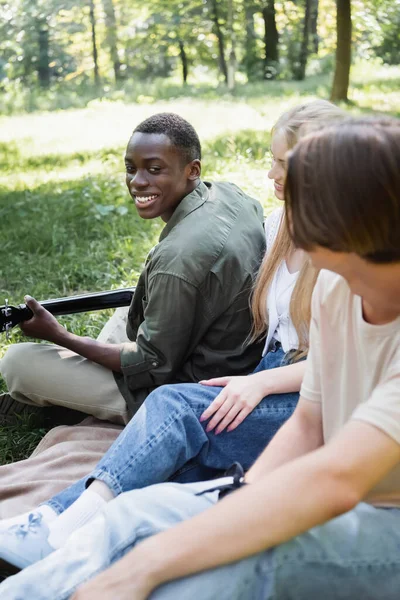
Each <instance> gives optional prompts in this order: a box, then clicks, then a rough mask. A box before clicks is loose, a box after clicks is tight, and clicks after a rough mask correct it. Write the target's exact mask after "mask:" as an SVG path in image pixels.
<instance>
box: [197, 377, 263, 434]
mask: <svg viewBox="0 0 400 600" xmlns="http://www.w3.org/2000/svg"><path fill="white" fill-rule="evenodd" d="M265 379H266V373H265V371H264V372H263V371H261V372H260V373H253V374H252V375H245V376H237V377H216V378H214V379H207V380H204V381H200V383H201V384H202V385H212V386H217V387H223V388H224V389H223V390H222V391H221V392H220V393H219V394H218V396H217V397H216V398H215V400H214V401H213V402H212V403H211V404H210V406H209V407H208V408H207V409H206V410H205V411H204V412H203V414H202V415H201V417H200V421H206V420H207V419H209V418H210V417H212V419H211V421H210V422H209V423H208V425H207V427H206V431H207V432H209V431H212V430H213V429H214V428H215V427H216V428H217V429H216V430H215V434H216V435H218V434H219V433H221V432H222V431H224V429H226V428H227V431H233V430H234V429H236V427H238V425H240V423H242V422H243V421H244V420H245V418H246V417H247V415H249V414H250V413H251V411H252V410H253V409H254V408H255V407H256V406H257V404H259V403H260V402H261V400H262V399H263V398H264V397H265V396H267V395H268V390H267V386H266V381H265ZM213 415H214V416H213Z"/></svg>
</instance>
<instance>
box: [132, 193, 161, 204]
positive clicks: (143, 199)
mask: <svg viewBox="0 0 400 600" xmlns="http://www.w3.org/2000/svg"><path fill="white" fill-rule="evenodd" d="M154 198H157V195H154V196H136V200H137V201H138V202H141V203H142V204H145V203H146V202H150V200H154Z"/></svg>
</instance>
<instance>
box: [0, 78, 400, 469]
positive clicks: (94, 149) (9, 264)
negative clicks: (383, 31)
mask: <svg viewBox="0 0 400 600" xmlns="http://www.w3.org/2000/svg"><path fill="white" fill-rule="evenodd" d="M363 69H364V67H359V68H358V71H357V68H356V69H355V70H354V73H353V77H354V79H353V87H352V98H353V101H354V103H353V104H352V105H351V107H350V110H351V111H352V112H354V113H359V112H370V111H383V112H386V113H391V114H396V113H398V111H399V106H400V93H399V89H400V86H399V82H400V69H399V68H392V69H389V68H387V67H379V68H378V67H376V68H375V67H372V69H371V71H368V72H365V70H363ZM328 83H329V82H328V79H327V78H322V77H313V78H310V79H308V80H307V81H306V82H304V83H303V84H302V85H301V86H299V85H298V84H294V83H285V82H275V83H274V82H272V83H263V84H259V85H253V86H248V87H244V86H242V87H239V88H238V89H237V91H236V93H235V95H234V96H232V95H228V94H226V93H225V92H224V93H222V92H221V94H220V95H218V93H217V92H216V91H215V90H214V91H212V90H211V89H208V88H204V87H203V88H198V89H197V90H194V89H190V90H187V91H186V94H187V96H186V97H182V96H181V95H180V94H178V91H177V89H175V88H174V89H175V97H173V98H170V96H169V95H168V94H171V93H172V92H171V89H169V92H168V93H167V91H168V90H167V91H166V88H163V87H162V86H161V90H160V89H159V90H157V89H156V86H155V85H153V86H152V87H151V86H148V87H147V88H146V89H143V90H142V94H141V96H140V98H139V96H138V98H139V103H131V102H128V101H125V99H124V97H123V96H121V94H120V93H119V92H118V94H117V93H115V94H116V96H115V94H114V96H115V97H112V94H110V98H109V99H108V100H103V101H93V102H91V103H89V105H88V106H87V107H86V108H79V109H70V110H65V111H56V112H48V113H46V112H43V113H34V114H21V115H18V116H12V117H0V165H1V170H0V239H1V244H2V254H1V256H2V260H1V263H0V304H1V303H2V300H3V298H8V299H9V301H10V303H11V304H15V303H20V302H22V301H23V296H24V294H26V293H29V294H31V295H32V296H34V297H36V298H37V299H46V298H50V297H59V296H65V295H69V294H75V293H83V292H86V291H99V290H105V289H110V288H118V287H124V286H129V285H132V284H134V282H135V281H136V280H137V277H138V275H139V272H140V270H141V268H142V265H143V262H144V260H145V257H146V254H147V252H148V251H149V249H150V248H151V247H152V246H153V245H154V244H155V243H156V241H157V238H158V235H159V232H160V231H161V228H162V223H161V222H160V221H143V220H141V219H140V218H139V217H138V216H137V214H136V211H135V208H134V207H133V205H132V203H131V201H130V199H129V196H128V193H127V191H126V189H125V184H124V173H123V161H122V155H123V151H124V146H125V144H126V142H127V141H128V138H129V135H130V132H131V130H132V129H133V127H134V126H135V125H136V124H137V123H138V122H139V121H140V120H142V119H143V118H145V117H146V116H148V115H150V114H153V113H155V112H158V111H162V110H170V111H174V112H177V113H179V114H181V115H182V116H183V117H185V118H187V119H188V120H189V121H191V122H192V123H193V125H194V126H195V127H196V129H197V130H198V132H199V135H200V137H201V139H202V142H203V154H204V160H203V175H204V178H205V179H225V180H230V181H233V182H234V183H236V184H238V185H239V186H240V187H242V188H243V189H244V190H245V191H247V192H248V193H250V194H252V195H254V196H255V197H257V198H259V199H260V200H261V202H262V203H263V205H264V207H265V209H266V211H267V212H268V211H269V210H270V209H271V208H272V206H273V205H274V204H275V199H274V197H273V194H272V186H271V183H270V182H268V179H267V170H268V163H269V158H268V152H267V150H268V147H269V143H270V136H269V130H270V128H271V126H272V124H273V123H274V121H275V120H276V118H277V117H278V116H279V114H280V113H281V112H283V111H284V110H286V109H287V108H288V107H289V106H293V105H294V104H296V103H298V102H299V101H303V100H305V99H312V98H315V97H327V95H328ZM150 87H151V89H150ZM157 91H158V96H157ZM195 92H196V93H195ZM146 95H147V96H148V97H147V98H146ZM128 97H129V95H128ZM138 98H136V99H138ZM157 98H159V99H157ZM168 98H170V99H168ZM108 316H109V314H108V313H90V314H87V315H74V316H69V317H64V318H62V319H60V320H62V322H63V323H64V324H65V325H66V326H67V327H68V328H69V329H70V330H73V331H74V332H75V333H77V334H81V335H90V336H92V337H95V336H97V334H98V332H99V331H100V329H101V327H102V325H103V324H104V322H105V321H106V319H107V318H108ZM22 339H23V338H22V336H21V334H20V333H18V331H16V332H15V333H14V334H13V338H12V342H13V343H14V342H18V341H21V340H22ZM6 348H7V342H6V340H5V339H4V337H3V338H2V339H1V340H0V357H1V355H2V354H4V352H5V350H6ZM4 389H5V385H4V382H2V380H1V378H0V391H2V390H4ZM43 433H44V428H43V426H42V424H40V423H33V422H31V421H29V420H26V419H25V420H23V419H22V420H21V421H20V422H18V423H17V425H15V426H13V427H11V426H10V427H3V428H1V427H0V464H3V463H5V462H9V461H12V460H17V459H20V458H22V457H24V456H26V455H28V454H29V453H30V452H31V450H32V449H33V447H34V446H35V444H36V443H37V441H38V440H39V439H40V437H41V436H42V435H43Z"/></svg>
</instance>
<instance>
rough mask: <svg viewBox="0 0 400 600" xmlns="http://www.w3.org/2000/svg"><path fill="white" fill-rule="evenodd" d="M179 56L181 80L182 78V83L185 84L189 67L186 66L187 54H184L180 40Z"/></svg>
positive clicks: (183, 46)
mask: <svg viewBox="0 0 400 600" xmlns="http://www.w3.org/2000/svg"><path fill="white" fill-rule="evenodd" d="M179 56H180V57H181V62H182V80H183V85H186V84H187V78H188V72H189V67H188V60H187V55H186V52H185V45H184V43H183V41H182V40H179Z"/></svg>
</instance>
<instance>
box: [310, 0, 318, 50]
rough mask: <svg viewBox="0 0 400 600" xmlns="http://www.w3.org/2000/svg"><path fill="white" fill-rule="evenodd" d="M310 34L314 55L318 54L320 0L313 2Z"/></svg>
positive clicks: (312, 0) (313, 0)
mask: <svg viewBox="0 0 400 600" xmlns="http://www.w3.org/2000/svg"><path fill="white" fill-rule="evenodd" d="M310 34H311V43H312V49H313V52H314V54H318V50H319V37H318V0H311V16H310Z"/></svg>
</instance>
